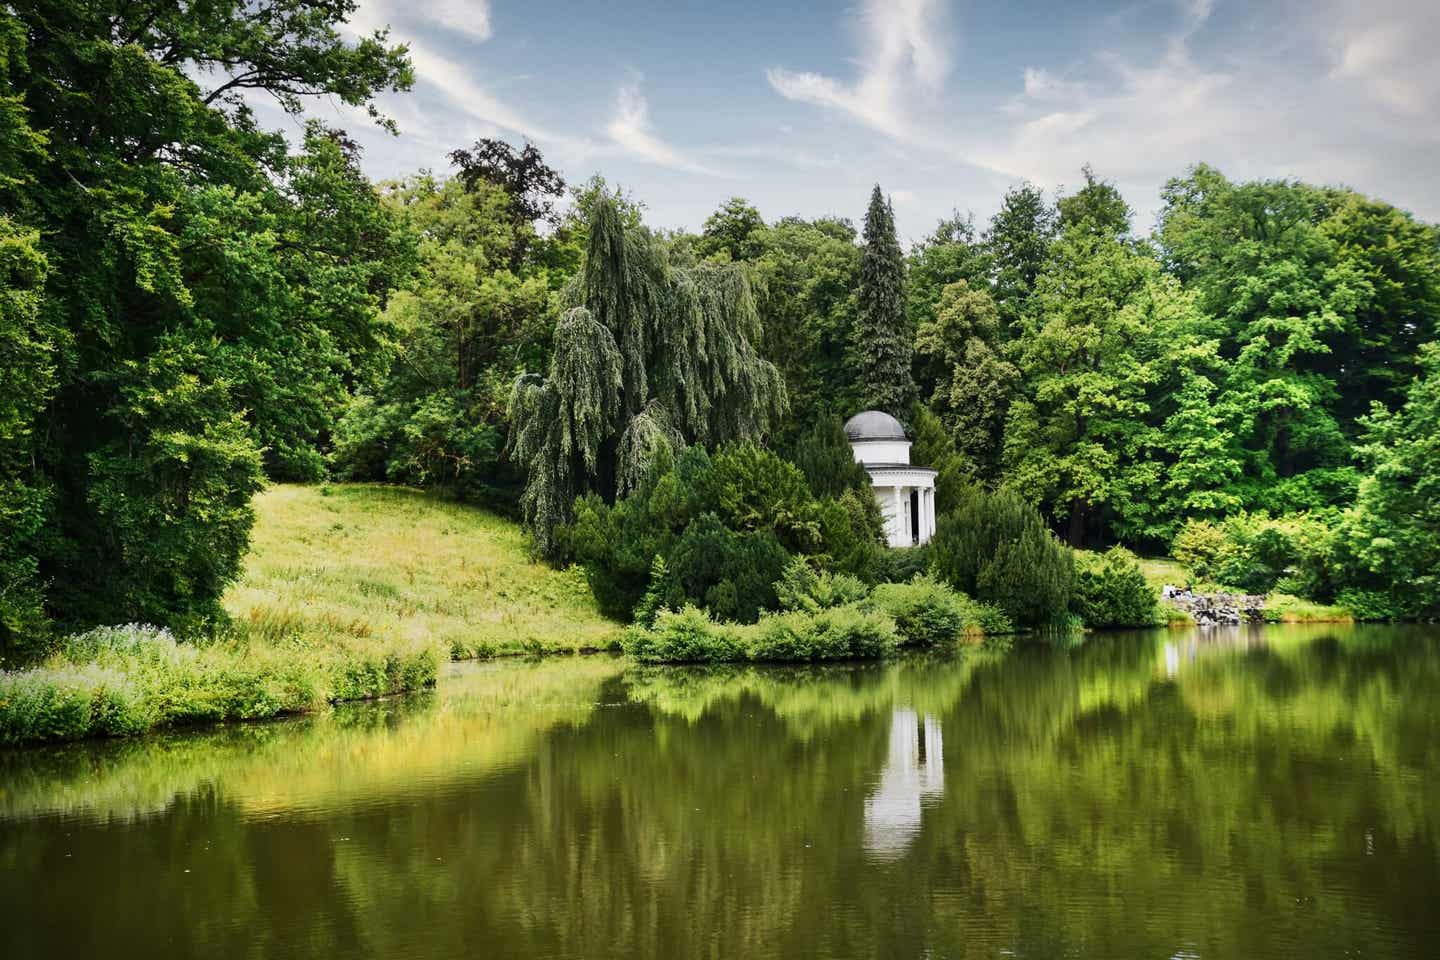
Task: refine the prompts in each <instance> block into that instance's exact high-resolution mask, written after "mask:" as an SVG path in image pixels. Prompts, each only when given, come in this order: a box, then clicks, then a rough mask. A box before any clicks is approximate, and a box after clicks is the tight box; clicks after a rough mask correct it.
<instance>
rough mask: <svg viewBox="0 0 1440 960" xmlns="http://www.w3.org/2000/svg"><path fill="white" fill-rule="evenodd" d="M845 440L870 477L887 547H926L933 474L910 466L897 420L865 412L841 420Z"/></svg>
mask: <svg viewBox="0 0 1440 960" xmlns="http://www.w3.org/2000/svg"><path fill="white" fill-rule="evenodd" d="M845 436H846V437H848V438H849V439H850V449H851V450H853V451H854V452H855V460H856V462H857V463H860V464H862V465H863V466H864V467H865V472H866V473H868V474H870V485H871V486H872V487H874V488H875V502H876V503H878V504H880V512H881V513H882V514H884V515H885V536H886V539H887V540H888V541H889V543H890V546H892V547H909V546H913V545H915V544H920V543H927V542H928V541H929V540H930V537H931V536H932V535H933V534H934V533H935V471H934V470H931V469H928V468H926V467H915V466H911V465H910V441H909V440H908V439H906V437H905V428H904V427H902V426H901V425H900V421H899V420H896V419H895V418H894V417H892V416H890V414H888V413H882V412H881V411H879V410H866V411H865V412H864V413H857V414H855V416H853V417H851V418H850V419H849V420H848V421H846V423H845Z"/></svg>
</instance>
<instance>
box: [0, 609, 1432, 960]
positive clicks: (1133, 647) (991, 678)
mask: <svg viewBox="0 0 1440 960" xmlns="http://www.w3.org/2000/svg"><path fill="white" fill-rule="evenodd" d="M1437 891H1440V628H1437V627H1350V626H1339V627H1336V626H1292V627H1254V628H1238V629H1219V630H1211V631H1207V632H1200V631H1194V632H1184V631H1161V632H1148V633H1135V634H1116V635H1095V636H1091V637H1089V638H1087V640H1086V642H1085V643H1084V644H1083V645H1082V646H1079V647H1075V648H1073V649H1056V648H1051V647H1039V646H1024V645H1021V646H1017V647H1016V649H1014V650H1013V651H1011V652H1008V653H996V652H983V651H975V652H966V653H962V654H955V655H944V656H941V655H929V656H916V657H910V658H906V659H902V660H897V661H893V662H888V663H884V664H868V665H844V666H830V667H824V668H751V667H741V668H723V669H694V668H654V667H644V668H642V667H636V666H634V665H631V664H628V663H627V662H626V661H624V660H620V659H611V658H608V657H589V658H578V659H563V660H550V661H540V662H535V663H521V662H510V663H485V664H468V665H458V666H455V667H453V668H452V669H451V670H450V672H448V673H447V674H446V675H445V676H444V678H443V679H442V680H441V683H440V686H439V687H438V689H436V690H434V691H431V692H427V693H423V694H417V695H412V696H408V697H404V698H398V699H393V700H389V701H384V702H380V703H371V704H361V705H353V706H348V707H345V708H343V709H340V710H337V711H336V712H334V713H333V714H330V715H325V716H321V717H316V718H308V719H300V720H295V721H288V722H280V723H265V724H244V725H234V726H230V727H227V728H224V729H221V730H218V731H211V732H205V733H178V734H171V735H166V736H161V737H156V738H151V739H147V740H136V741H130V742H107V743H88V744H79V745H71V746H66V747H60V748H44V749H33V750H18V751H8V752H0V955H3V956H4V957H6V958H21V957H26V958H28V957H46V958H55V957H82V956H84V957H92V956H99V957H105V958H107V960H114V958H131V957H136V958H138V957H146V958H153V957H181V956H193V957H206V958H221V957H267V958H286V957H297V958H298V957H347V958H349V957H362V956H364V957H368V956H373V957H416V958H420V957H424V958H449V957H497V958H498V957H545V958H562V957H563V958H570V957H577V958H578V957H587V958H606V957H647V958H666V960H673V958H686V957H716V958H732V957H746V958H748V957H759V958H769V957H774V958H787V960H790V958H804V957H894V958H908V957H922V956H923V957H933V958H941V957H1035V958H1060V957H1115V958H1132V957H1134V958H1177V957H1184V958H1221V957H1235V958H1259V957H1307V958H1311V957H1366V958H1386V957H1433V956H1436V955H1437V954H1440V908H1437V906H1436V896H1437Z"/></svg>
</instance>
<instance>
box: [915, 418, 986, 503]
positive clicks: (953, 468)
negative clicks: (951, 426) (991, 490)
mask: <svg viewBox="0 0 1440 960" xmlns="http://www.w3.org/2000/svg"><path fill="white" fill-rule="evenodd" d="M910 421H911V424H912V426H911V428H910V462H911V463H913V464H916V465H917V466H922V467H929V468H930V469H932V470H934V471H935V513H936V515H937V516H938V515H939V514H942V513H944V512H945V511H947V510H950V509H952V508H954V506H955V505H956V504H958V503H959V502H960V499H961V498H962V497H963V496H964V495H965V491H966V490H968V489H969V488H970V486H971V485H973V484H974V483H975V481H976V476H975V473H976V470H975V466H974V461H972V460H971V459H970V458H969V457H968V456H967V455H966V454H964V453H961V452H960V451H958V450H956V449H955V442H954V440H953V439H952V438H951V434H950V433H948V432H947V431H946V429H945V425H944V424H943V423H941V421H940V418H939V417H937V416H935V414H934V413H932V412H931V411H930V408H929V407H925V406H922V405H920V404H916V405H915V407H914V409H913V410H912V411H911V414H910Z"/></svg>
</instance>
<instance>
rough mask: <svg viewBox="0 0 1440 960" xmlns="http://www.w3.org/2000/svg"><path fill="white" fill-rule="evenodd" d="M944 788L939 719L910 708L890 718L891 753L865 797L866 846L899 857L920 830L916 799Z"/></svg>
mask: <svg viewBox="0 0 1440 960" xmlns="http://www.w3.org/2000/svg"><path fill="white" fill-rule="evenodd" d="M944 792H945V744H944V740H943V738H942V737H941V734H940V721H939V720H937V719H935V718H934V717H932V716H930V715H928V714H927V715H926V716H924V717H923V718H922V717H921V716H920V715H919V714H917V713H916V712H915V711H913V710H896V711H895V714H894V716H892V717H891V718H890V755H889V757H888V758H887V759H886V761H885V769H884V770H883V771H881V773H880V782H879V783H877V784H876V785H875V789H874V790H873V791H871V793H870V796H869V797H867V798H866V800H865V849H866V850H868V851H870V852H871V853H873V854H877V855H880V856H899V855H900V854H901V853H903V852H904V851H905V847H906V846H907V845H908V844H909V843H910V841H911V840H912V839H913V838H914V836H915V834H916V833H918V832H919V831H920V801H921V800H922V799H926V798H934V797H939V796H941V795H942V794H944Z"/></svg>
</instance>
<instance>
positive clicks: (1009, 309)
mask: <svg viewBox="0 0 1440 960" xmlns="http://www.w3.org/2000/svg"><path fill="white" fill-rule="evenodd" d="M1055 228H1056V212H1055V208H1054V207H1053V206H1051V205H1050V204H1049V203H1047V202H1046V201H1045V195H1044V194H1043V193H1042V192H1041V191H1040V188H1038V187H1036V186H1034V185H1033V184H1029V183H1023V184H1021V185H1019V186H1017V187H1012V188H1011V189H1010V190H1008V191H1006V193H1005V197H1004V199H1003V200H1002V201H1001V204H1000V209H999V211H997V212H996V214H995V216H994V217H992V218H991V220H990V227H989V229H988V230H987V231H986V233H985V249H986V252H987V253H988V254H989V255H990V258H991V260H992V262H993V264H994V267H993V271H994V277H995V283H994V296H995V305H996V309H997V310H998V311H999V314H1000V323H1001V326H1002V327H1003V328H1004V329H1006V330H1007V331H1008V330H1017V331H1018V324H1019V322H1020V318H1021V317H1023V316H1024V315H1025V314H1026V312H1027V310H1028V308H1029V300H1030V295H1031V293H1033V292H1034V290H1035V284H1036V282H1037V281H1038V280H1039V278H1040V272H1041V270H1043V269H1044V266H1045V260H1046V258H1047V256H1048V254H1049V250H1050V243H1051V242H1052V240H1053V239H1054V236H1055Z"/></svg>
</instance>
